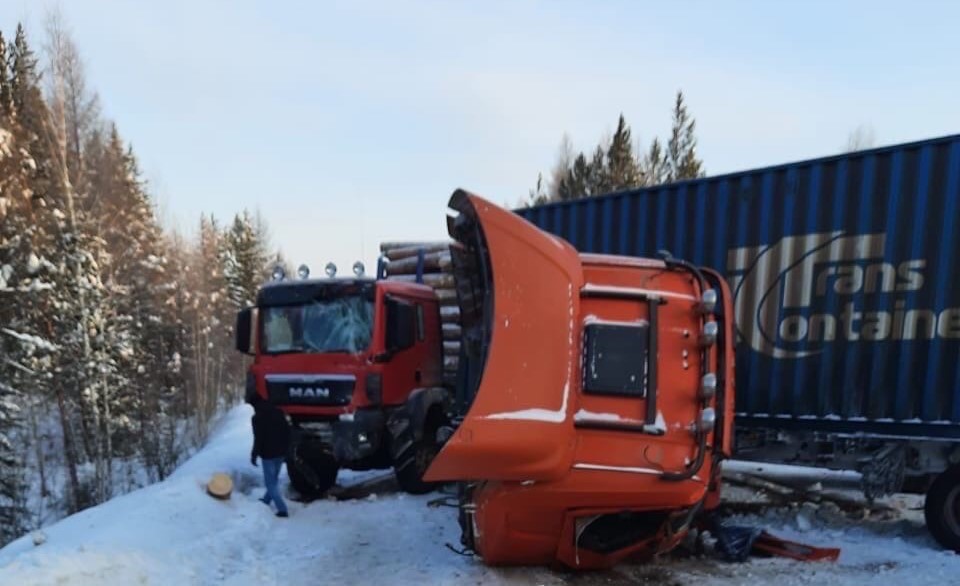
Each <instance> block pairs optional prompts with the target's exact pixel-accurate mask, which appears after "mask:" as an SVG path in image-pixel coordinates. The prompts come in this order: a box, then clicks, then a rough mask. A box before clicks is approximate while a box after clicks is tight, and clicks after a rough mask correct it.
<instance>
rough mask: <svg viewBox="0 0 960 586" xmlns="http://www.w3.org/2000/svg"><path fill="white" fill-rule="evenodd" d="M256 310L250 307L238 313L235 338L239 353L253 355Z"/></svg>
mask: <svg viewBox="0 0 960 586" xmlns="http://www.w3.org/2000/svg"><path fill="white" fill-rule="evenodd" d="M253 316H254V309H253V308H252V307H248V308H246V309H241V310H240V311H238V312H237V324H236V331H235V332H234V336H235V339H236V346H237V351H239V352H242V353H244V354H253V343H252V341H253V337H254V336H253V326H254V319H253Z"/></svg>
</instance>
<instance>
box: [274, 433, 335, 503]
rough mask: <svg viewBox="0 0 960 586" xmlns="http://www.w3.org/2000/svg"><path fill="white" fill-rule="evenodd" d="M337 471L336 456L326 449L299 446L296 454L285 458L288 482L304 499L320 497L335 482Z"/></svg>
mask: <svg viewBox="0 0 960 586" xmlns="http://www.w3.org/2000/svg"><path fill="white" fill-rule="evenodd" d="M304 447H306V446H304ZM304 468H307V469H306V470H304ZM339 471H340V465H339V464H338V463H337V460H336V458H334V457H333V454H331V453H330V452H327V451H323V450H318V449H309V448H307V449H303V448H301V449H300V450H299V452H298V453H297V454H296V455H293V456H290V457H288V458H287V476H288V477H289V478H290V484H291V485H292V486H293V489H294V490H296V491H297V492H298V493H299V494H300V496H302V497H304V498H306V499H315V498H320V497H322V496H323V495H324V493H326V492H327V491H328V490H330V487H332V486H333V485H334V484H335V483H336V482H337V473H338V472H339Z"/></svg>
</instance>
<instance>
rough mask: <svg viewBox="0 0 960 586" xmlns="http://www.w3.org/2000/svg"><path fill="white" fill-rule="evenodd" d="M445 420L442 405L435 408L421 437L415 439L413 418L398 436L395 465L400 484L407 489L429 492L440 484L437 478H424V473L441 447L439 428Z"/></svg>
mask: <svg viewBox="0 0 960 586" xmlns="http://www.w3.org/2000/svg"><path fill="white" fill-rule="evenodd" d="M443 421H444V417H443V412H442V411H440V410H439V409H431V411H430V413H429V414H428V415H427V418H426V421H425V422H424V425H423V433H422V434H421V435H420V439H419V440H415V439H413V429H412V426H411V425H409V420H407V425H406V427H405V428H404V429H402V431H400V433H398V434H397V435H396V437H395V438H394V440H393V441H394V445H395V446H396V449H397V450H398V451H397V453H396V454H395V455H394V462H393V468H394V473H395V474H396V477H397V484H399V485H400V488H401V489H403V490H404V492H408V493H410V494H426V493H428V492H430V491H432V490H435V489H436V488H437V484H436V483H434V482H424V480H423V475H424V474H426V472H427V468H429V467H430V464H431V463H432V462H433V458H434V456H436V455H437V452H439V451H440V444H439V443H437V430H438V429H440V426H441V425H442V424H443Z"/></svg>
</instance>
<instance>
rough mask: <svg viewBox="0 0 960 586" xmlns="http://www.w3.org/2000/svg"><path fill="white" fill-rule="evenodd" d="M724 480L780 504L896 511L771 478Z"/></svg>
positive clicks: (731, 476) (730, 476) (738, 475)
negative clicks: (764, 494)
mask: <svg viewBox="0 0 960 586" xmlns="http://www.w3.org/2000/svg"><path fill="white" fill-rule="evenodd" d="M723 479H724V480H725V481H726V482H729V483H730V484H737V485H740V486H746V487H747V488H752V489H754V490H759V491H763V492H765V493H766V494H767V495H769V496H770V497H772V498H774V499H776V500H777V501H780V502H813V503H821V502H830V503H833V504H835V505H837V506H838V507H839V508H840V509H841V510H843V511H846V512H857V511H869V512H890V511H893V510H894V509H893V508H891V507H890V506H889V505H884V504H881V503H873V504H870V503H867V502H866V501H860V500H857V499H855V498H852V497H849V496H847V495H845V494H840V493H837V492H827V491H823V490H812V489H810V488H809V487H801V486H793V485H790V484H785V483H783V482H780V481H776V480H773V479H771V478H766V477H761V476H756V475H752V474H744V473H742V472H723Z"/></svg>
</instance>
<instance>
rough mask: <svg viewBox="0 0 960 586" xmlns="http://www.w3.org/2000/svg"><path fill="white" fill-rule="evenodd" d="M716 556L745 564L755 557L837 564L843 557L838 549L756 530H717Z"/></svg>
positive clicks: (725, 527) (733, 528) (743, 528)
mask: <svg viewBox="0 0 960 586" xmlns="http://www.w3.org/2000/svg"><path fill="white" fill-rule="evenodd" d="M711 531H712V532H713V533H714V535H715V536H716V538H717V553H719V554H720V555H721V556H723V557H724V558H725V559H726V560H727V561H731V562H743V561H746V559H747V557H749V556H750V554H751V553H753V554H761V555H775V556H780V557H786V558H790V559H794V560H799V561H802V562H822V561H829V562H835V561H837V559H838V558H839V557H840V549H839V548H836V547H813V546H812V545H806V544H804V543H798V542H796V541H788V540H786V539H781V538H779V537H776V536H774V535H772V534H770V533H767V532H766V531H763V530H762V529H757V528H755V527H736V526H729V525H727V526H724V525H719V526H715V527H714V528H713V529H712V530H711Z"/></svg>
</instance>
